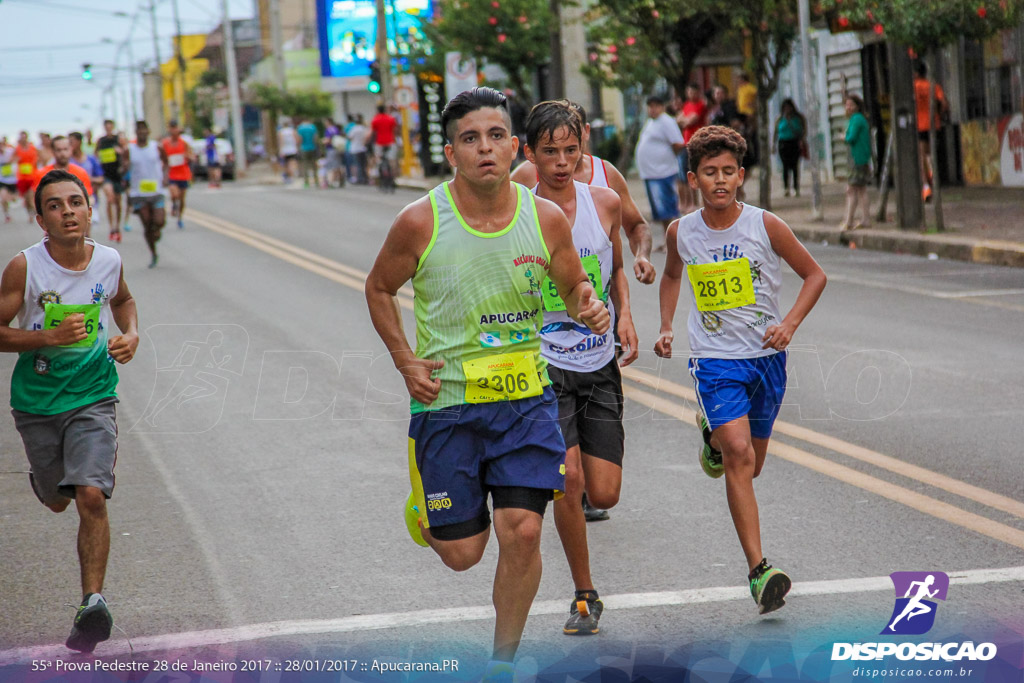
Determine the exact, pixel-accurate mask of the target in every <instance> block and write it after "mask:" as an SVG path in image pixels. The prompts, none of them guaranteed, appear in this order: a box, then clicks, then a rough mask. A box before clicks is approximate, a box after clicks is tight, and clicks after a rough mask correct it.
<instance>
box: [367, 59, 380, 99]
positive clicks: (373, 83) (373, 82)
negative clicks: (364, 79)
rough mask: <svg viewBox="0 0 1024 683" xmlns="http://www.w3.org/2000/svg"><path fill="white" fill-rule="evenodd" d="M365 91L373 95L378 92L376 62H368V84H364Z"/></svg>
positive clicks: (378, 82)
mask: <svg viewBox="0 0 1024 683" xmlns="http://www.w3.org/2000/svg"><path fill="white" fill-rule="evenodd" d="M366 89H367V90H369V91H370V92H372V93H373V94H375V95H376V94H377V93H379V92H380V66H378V65H377V62H370V82H369V83H367V84H366Z"/></svg>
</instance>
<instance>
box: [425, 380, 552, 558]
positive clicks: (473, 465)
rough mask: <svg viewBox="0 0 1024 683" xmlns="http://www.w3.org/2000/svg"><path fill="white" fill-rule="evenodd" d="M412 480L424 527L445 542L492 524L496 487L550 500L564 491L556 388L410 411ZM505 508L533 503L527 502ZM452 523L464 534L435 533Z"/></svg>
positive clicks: (506, 505) (476, 531) (526, 507)
mask: <svg viewBox="0 0 1024 683" xmlns="http://www.w3.org/2000/svg"><path fill="white" fill-rule="evenodd" d="M409 477H410V479H411V480H412V487H413V496H414V498H415V500H416V502H417V506H418V507H419V509H420V518H421V519H422V520H423V522H424V524H423V526H424V527H427V528H430V529H431V530H432V531H433V532H435V536H436V537H439V538H442V537H443V538H445V540H452V539H454V538H465V537H469V536H472V535H475V534H476V533H479V532H480V531H483V530H484V529H486V528H487V525H488V524H489V523H490V515H489V513H488V509H487V495H488V493H489V492H490V491H491V490H492V489H495V488H517V489H538V490H539V491H540V492H541V493H542V494H543V495H544V496H545V500H551V499H552V498H553V497H559V496H561V494H562V492H563V491H564V490H565V441H564V440H563V439H562V431H561V429H560V428H559V426H558V403H557V399H556V398H555V393H554V391H553V390H552V389H551V387H545V389H544V393H543V394H541V395H540V396H535V397H533V398H525V399H520V400H518V401H502V402H499V403H467V404H462V405H457V406H452V407H450V408H444V409H442V410H428V411H425V412H422V413H417V414H415V415H413V416H412V418H411V420H410V422H409ZM498 507H502V505H498ZM504 507H524V508H525V509H533V507H534V506H533V505H532V504H531V503H530V502H529V501H525V502H524V503H523V504H522V505H517V504H515V503H514V502H513V503H508V504H505V505H504ZM424 514H425V519H424ZM453 525H459V526H460V527H461V528H462V529H464V530H465V533H459V534H457V535H456V536H451V535H445V534H444V533H443V531H442V532H440V533H437V532H439V531H440V529H438V527H447V526H453Z"/></svg>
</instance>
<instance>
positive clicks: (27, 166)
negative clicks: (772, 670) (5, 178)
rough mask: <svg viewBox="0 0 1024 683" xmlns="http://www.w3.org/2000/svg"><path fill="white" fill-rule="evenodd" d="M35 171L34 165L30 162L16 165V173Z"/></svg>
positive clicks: (28, 173)
mask: <svg viewBox="0 0 1024 683" xmlns="http://www.w3.org/2000/svg"><path fill="white" fill-rule="evenodd" d="M35 172H36V167H35V166H33V165H32V164H20V165H19V166H18V173H20V174H21V175H32V174H33V173H35Z"/></svg>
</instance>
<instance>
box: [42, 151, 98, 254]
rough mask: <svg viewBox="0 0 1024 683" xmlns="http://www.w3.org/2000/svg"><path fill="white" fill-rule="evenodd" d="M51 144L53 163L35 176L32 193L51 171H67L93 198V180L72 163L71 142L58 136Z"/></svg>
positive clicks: (86, 172)
mask: <svg viewBox="0 0 1024 683" xmlns="http://www.w3.org/2000/svg"><path fill="white" fill-rule="evenodd" d="M50 144H51V148H52V149H53V163H52V164H49V165H47V166H43V167H42V168H40V169H38V170H37V171H36V173H35V176H34V177H33V178H32V192H33V193H35V191H36V188H37V187H39V181H41V180H42V179H43V176H45V175H46V174H47V173H49V172H50V171H53V170H58V171H67V172H68V173H70V174H72V175H74V176H75V177H76V178H78V179H79V180H81V181H82V184H83V185H85V190H86V192H88V193H89V196H90V197H91V196H92V194H93V192H92V180H90V179H89V172H88V171H86V170H85V169H84V168H82V167H81V166H79V165H78V164H73V163H71V141H70V140H68V139H67V138H66V137H64V136H63V135H58V136H57V137H55V138H53V140H51V141H50ZM85 236H86V237H88V236H89V231H88V229H86V234H85Z"/></svg>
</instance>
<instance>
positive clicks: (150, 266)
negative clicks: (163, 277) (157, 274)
mask: <svg viewBox="0 0 1024 683" xmlns="http://www.w3.org/2000/svg"><path fill="white" fill-rule="evenodd" d="M158 260H159V259H158V258H157V256H156V254H153V260H152V261H150V262H149V266H147V267H148V268H156V264H157V261H158Z"/></svg>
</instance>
